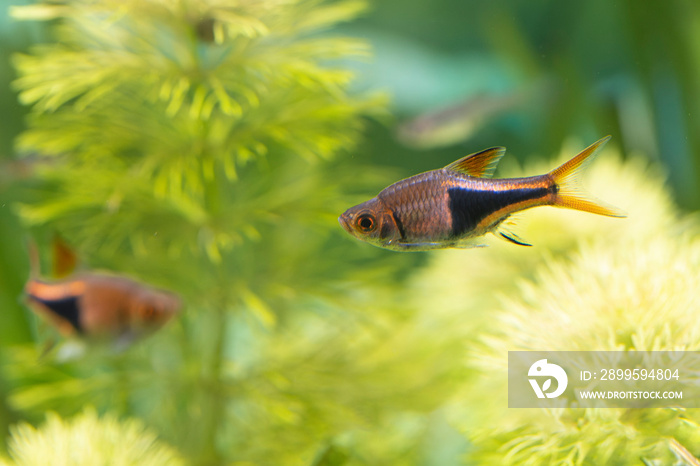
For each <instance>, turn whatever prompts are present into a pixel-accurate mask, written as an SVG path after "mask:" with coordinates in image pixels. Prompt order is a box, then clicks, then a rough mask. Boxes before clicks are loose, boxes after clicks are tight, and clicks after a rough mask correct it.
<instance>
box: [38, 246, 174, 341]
mask: <svg viewBox="0 0 700 466" xmlns="http://www.w3.org/2000/svg"><path fill="white" fill-rule="evenodd" d="M52 255H53V274H52V275H53V276H54V277H55V278H57V280H43V279H40V278H39V273H38V264H39V257H38V251H37V250H36V246H34V245H33V244H32V245H30V256H31V262H32V269H33V270H32V276H31V278H30V279H29V281H28V282H27V284H26V286H25V296H26V300H27V303H28V305H29V307H30V308H31V309H32V311H34V312H35V313H36V314H37V315H39V316H41V317H42V318H44V319H45V321H46V322H48V323H49V324H50V325H52V326H53V327H55V328H56V329H57V330H58V332H59V333H60V334H61V335H63V336H66V337H77V338H80V339H85V340H88V341H92V342H104V343H108V344H109V345H112V346H113V348H114V349H117V350H121V349H124V348H126V347H127V346H128V345H130V344H131V343H133V342H134V341H136V340H137V339H139V338H141V337H144V336H146V335H148V334H150V333H152V332H154V331H156V330H157V329H159V328H160V327H161V326H162V325H164V324H165V323H166V322H168V321H169V320H170V319H172V318H173V317H175V316H176V315H177V314H178V313H179V311H180V309H181V307H182V303H181V301H180V298H179V297H178V296H177V295H175V294H174V293H171V292H168V291H165V290H158V289H155V288H152V287H151V286H149V285H146V284H144V283H141V282H138V281H135V280H132V279H130V278H126V277H121V276H118V275H112V274H106V273H92V272H86V273H73V271H74V270H75V268H76V265H77V257H76V255H75V253H74V251H73V250H72V249H70V247H69V246H68V245H67V244H66V243H65V242H64V241H63V240H62V239H61V238H60V237H58V236H55V237H54V240H53V244H52Z"/></svg>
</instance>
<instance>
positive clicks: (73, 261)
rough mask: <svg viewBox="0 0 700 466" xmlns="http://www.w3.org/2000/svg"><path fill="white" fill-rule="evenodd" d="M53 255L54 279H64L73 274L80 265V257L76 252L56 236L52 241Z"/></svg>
mask: <svg viewBox="0 0 700 466" xmlns="http://www.w3.org/2000/svg"><path fill="white" fill-rule="evenodd" d="M51 255H52V260H53V270H52V275H53V277H54V278H63V277H67V276H68V275H70V274H72V273H73V272H74V271H75V268H76V266H77V265H78V257H77V256H76V254H75V251H73V249H72V248H71V247H70V246H69V245H68V243H66V242H65V240H64V239H63V238H61V237H60V236H59V235H58V234H55V235H54V237H53V241H51Z"/></svg>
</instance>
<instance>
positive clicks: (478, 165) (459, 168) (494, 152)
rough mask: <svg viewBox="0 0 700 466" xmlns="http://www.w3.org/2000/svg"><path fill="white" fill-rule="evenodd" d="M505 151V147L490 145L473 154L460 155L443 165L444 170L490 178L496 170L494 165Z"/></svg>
mask: <svg viewBox="0 0 700 466" xmlns="http://www.w3.org/2000/svg"><path fill="white" fill-rule="evenodd" d="M505 153H506V148H505V147H492V148H490V149H486V150H482V151H481V152H476V153H474V154H470V155H467V156H466V157H462V158H461V159H459V160H457V161H456V162H452V163H451V164H449V165H448V166H446V167H445V170H448V171H456V172H460V173H464V174H465V175H469V176H474V177H476V178H491V177H492V176H493V172H494V171H496V165H498V161H499V160H501V157H503V154H505Z"/></svg>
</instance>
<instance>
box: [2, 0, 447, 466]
mask: <svg viewBox="0 0 700 466" xmlns="http://www.w3.org/2000/svg"><path fill="white" fill-rule="evenodd" d="M362 6H363V4H362V3H360V2H356V1H345V2H335V3H329V4H325V3H322V2H318V1H315V0H294V1H291V2H290V1H279V2H278V1H273V2H232V3H228V2H217V1H195V0H190V1H185V2H161V1H156V0H149V1H129V2H122V1H116V0H114V1H112V0H104V1H97V2H96V1H87V0H85V1H76V2H67V3H46V4H39V5H33V6H30V7H26V8H17V9H14V10H13V13H14V15H15V16H16V17H21V18H25V19H30V18H34V19H54V20H56V21H55V27H54V32H55V34H56V41H55V42H54V43H51V44H47V45H43V46H39V47H37V48H35V49H34V50H33V51H32V52H31V53H30V54H25V55H21V56H18V57H17V58H16V60H15V63H16V66H17V69H18V71H19V73H20V77H19V79H18V80H17V81H16V83H15V85H16V88H17V89H18V90H19V91H20V98H21V100H22V101H23V102H24V103H26V104H28V105H32V109H31V117H30V120H29V129H28V130H27V131H26V132H25V133H24V134H23V135H22V136H21V137H20V139H19V141H18V148H19V149H20V150H21V151H24V152H26V153H30V152H31V153H39V154H40V155H41V157H42V160H44V161H46V159H48V161H47V162H46V163H43V164H42V163H39V164H37V167H36V170H37V176H36V179H35V180H33V181H32V184H30V185H28V186H30V188H31V189H27V190H26V191H25V192H24V195H23V197H21V198H20V199H19V201H20V202H19V203H18V205H19V207H18V213H19V215H20V216H21V218H22V220H23V221H24V222H25V224H26V225H27V226H28V227H30V228H31V230H32V231H33V233H34V235H35V236H36V237H37V238H38V241H39V243H40V246H46V241H45V240H44V239H45V238H46V237H47V236H48V235H46V234H45V232H49V231H53V230H55V231H58V232H59V233H60V234H61V235H62V237H64V238H66V239H67V240H68V241H69V243H70V244H71V245H72V246H74V247H75V248H76V249H77V251H78V253H79V255H80V256H81V257H82V258H83V260H84V262H85V263H87V264H88V265H89V266H90V267H92V268H107V269H109V270H112V271H116V272H119V273H127V274H131V275H134V276H135V277H137V278H140V279H143V280H145V281H147V282H149V283H152V284H154V285H159V286H162V287H164V288H168V289H173V290H176V291H177V292H178V293H180V294H181V296H182V297H183V299H184V301H185V303H186V308H185V309H184V311H183V315H182V317H181V318H179V319H177V321H175V322H172V323H171V324H170V325H168V326H166V327H165V328H164V329H163V330H162V331H160V332H159V333H158V334H157V335H154V336H153V337H151V338H150V339H148V340H147V341H144V342H143V343H141V344H139V345H136V346H135V347H134V348H132V349H130V350H129V351H127V352H125V353H124V354H117V355H115V354H109V353H105V352H103V351H97V350H93V351H89V352H88V354H86V355H85V357H84V358H82V359H78V360H70V361H56V360H53V361H47V363H46V364H42V365H36V363H35V362H36V359H37V351H36V350H35V349H34V348H33V347H30V348H28V347H18V348H12V349H7V350H5V351H4V352H3V354H2V356H3V364H2V373H3V379H5V380H6V381H7V386H8V392H9V394H8V396H7V400H8V401H7V403H8V405H9V407H10V408H11V409H12V410H13V412H14V413H17V416H21V417H22V418H25V419H28V420H30V421H32V422H39V419H41V417H42V416H43V413H44V411H46V410H52V411H55V412H57V413H58V414H59V415H61V416H64V417H68V416H72V415H74V414H75V413H76V412H78V411H79V410H80V409H81V408H82V406H83V405H84V404H85V403H91V404H94V405H96V406H97V408H98V409H99V410H108V411H110V412H116V413H118V414H119V415H123V416H128V417H137V418H140V419H142V420H143V421H144V422H145V423H146V424H147V425H148V427H149V428H150V429H153V430H155V431H157V432H158V433H159V434H160V435H161V436H162V437H163V438H164V439H165V440H167V441H168V442H169V443H171V444H173V445H177V446H178V448H179V449H180V450H181V452H182V454H183V455H184V456H185V457H186V458H187V459H188V460H189V461H192V462H194V463H202V464H204V463H206V464H211V463H220V462H231V461H249V462H253V463H255V462H257V463H268V464H270V463H272V464H308V463H310V462H312V461H314V458H320V459H319V460H318V461H326V460H323V458H326V457H327V456H328V455H330V456H331V457H332V456H333V452H342V455H344V456H346V457H348V458H356V459H357V460H358V461H359V460H360V459H361V458H362V452H363V451H364V449H363V448H362V445H364V444H370V443H371V444H372V445H373V446H372V449H371V450H372V458H373V460H376V461H379V462H391V461H393V459H395V458H397V457H400V456H402V455H404V456H409V457H415V456H416V455H419V454H420V452H419V450H420V448H421V445H420V443H418V442H417V441H416V439H417V438H420V436H421V435H422V432H423V431H424V430H425V429H426V428H427V427H426V426H427V425H428V424H429V423H428V421H426V420H425V419H420V420H419V421H418V422H416V423H414V424H413V425H416V426H420V428H416V429H413V430H409V432H408V433H407V432H406V429H405V423H404V422H403V421H401V419H404V418H406V417H411V416H410V415H408V414H406V413H411V414H414V415H415V413H425V412H429V411H430V410H432V409H434V408H435V407H437V406H438V405H439V403H440V401H441V400H442V399H444V398H445V397H446V396H447V395H448V394H449V393H450V392H451V390H453V389H454V387H455V386H456V383H455V381H456V379H455V378H454V377H451V375H452V374H454V373H456V372H458V371H460V370H461V369H460V366H459V361H457V360H443V358H442V354H444V353H445V352H458V351H459V350H458V349H457V348H460V347H461V343H460V342H459V340H457V339H454V338H452V339H449V338H448V339H445V340H440V339H435V338H433V331H434V329H433V328H426V329H424V328H422V326H421V320H420V319H418V320H414V318H413V316H412V315H410V314H407V312H406V307H405V303H403V302H402V301H401V300H398V299H396V291H397V290H400V288H399V287H398V286H396V285H397V284H398V283H399V282H398V275H399V272H398V267H397V266H398V265H399V264H401V263H402V262H399V261H398V260H397V259H386V260H380V258H379V257H378V256H376V254H375V253H374V252H369V251H365V250H363V249H361V248H358V247H356V246H355V249H353V250H352V251H351V252H348V250H347V248H346V247H344V246H341V245H340V244H339V243H340V241H337V240H336V239H337V238H341V237H342V234H343V232H342V231H341V230H340V228H339V227H338V224H337V220H336V217H337V215H338V212H340V211H342V209H343V207H345V205H346V203H347V202H348V200H347V198H348V196H345V195H343V193H342V191H341V189H342V188H341V187H342V186H343V185H345V184H346V181H347V180H353V183H352V186H354V187H357V186H358V182H357V178H358V177H357V175H358V174H359V173H362V174H363V176H362V180H361V181H362V183H372V182H373V180H377V179H379V178H381V177H382V174H381V172H380V171H376V170H375V171H373V172H368V171H366V170H361V168H360V167H357V166H356V165H355V166H352V167H346V166H343V167H342V168H341V167H340V166H339V165H338V164H337V163H336V162H335V161H334V160H333V159H334V158H336V157H337V156H338V154H342V153H347V150H348V149H350V148H352V147H354V144H355V143H356V140H357V137H358V135H359V134H360V131H361V129H362V127H363V124H364V123H363V121H364V120H363V119H364V118H366V116H367V115H373V114H377V113H381V112H382V106H381V99H377V98H373V97H367V96H362V95H350V94H349V93H348V92H347V87H348V84H349V80H350V78H351V74H350V73H349V72H347V71H346V70H345V69H343V68H341V67H340V65H339V63H340V62H339V61H338V60H339V59H346V58H350V57H352V56H353V55H360V56H363V55H366V54H367V53H368V51H367V47H366V46H365V45H364V44H363V43H362V42H359V41H356V40H351V39H347V38H333V37H331V36H329V35H328V34H325V33H324V34H322V32H323V31H322V30H323V29H325V28H327V27H329V26H330V25H332V24H334V23H336V22H337V21H340V20H344V19H347V18H350V17H352V16H354V15H355V14H356V13H357V12H358V10H359V9H361V7H362ZM146 38H147V40H146ZM347 184H349V183H347ZM409 260H410V259H409ZM339 264H343V266H339ZM373 264H375V265H376V266H372V265H373ZM403 264H405V262H403ZM360 265H361V267H360ZM442 330H445V332H444V333H447V329H442ZM375 426H384V430H383V433H385V434H387V435H391V434H390V433H391V432H395V433H396V434H397V435H396V438H397V439H400V441H399V440H397V441H396V442H395V443H393V444H384V443H381V444H380V443H378V442H376V439H375V438H371V437H369V436H366V435H363V434H362V430H363V429H368V428H372V427H375ZM398 445H400V446H398ZM321 464H322V463H321Z"/></svg>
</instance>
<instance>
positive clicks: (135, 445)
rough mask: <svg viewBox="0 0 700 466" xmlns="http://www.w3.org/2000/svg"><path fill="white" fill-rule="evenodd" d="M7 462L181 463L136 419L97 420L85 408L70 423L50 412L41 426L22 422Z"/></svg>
mask: <svg viewBox="0 0 700 466" xmlns="http://www.w3.org/2000/svg"><path fill="white" fill-rule="evenodd" d="M10 456H11V458H12V461H11V462H7V463H4V462H3V460H2V459H1V458H0V464H4V465H7V466H10V465H17V466H43V465H47V464H51V465H56V466H60V465H72V466H100V465H105V466H106V465H121V466H129V465H133V466H137V465H139V466H140V465H143V466H158V465H163V466H166V465H171V466H177V465H182V464H184V462H183V461H182V459H181V458H180V456H179V454H178V453H177V452H176V451H175V450H174V449H173V448H172V447H170V446H168V445H166V444H164V443H163V442H162V441H160V440H158V438H157V436H156V435H155V434H154V433H153V432H151V431H149V429H146V428H145V427H144V426H143V424H142V423H141V422H139V421H137V420H134V419H129V420H125V421H120V420H118V419H117V418H116V417H115V416H113V415H106V416H102V417H98V416H97V413H96V412H95V410H94V409H89V408H88V409H85V410H84V411H83V412H82V413H81V414H78V415H77V416H75V417H74V418H72V419H70V420H64V419H61V418H60V417H59V416H57V415H56V414H55V413H48V414H47V419H46V422H45V424H44V425H42V426H41V427H40V428H38V429H37V428H34V427H33V426H31V425H29V424H27V423H20V424H18V425H15V426H13V427H12V428H11V439H10Z"/></svg>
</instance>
